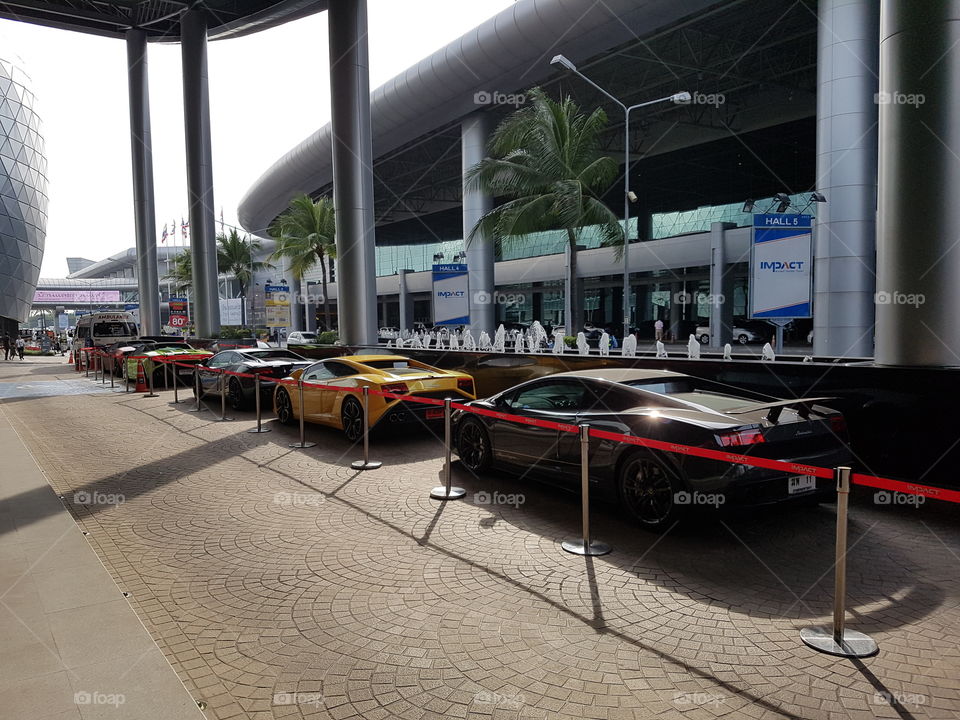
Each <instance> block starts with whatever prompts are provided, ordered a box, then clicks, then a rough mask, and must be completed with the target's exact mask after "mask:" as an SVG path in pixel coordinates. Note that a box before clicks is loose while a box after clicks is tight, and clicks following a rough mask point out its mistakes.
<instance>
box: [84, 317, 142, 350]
mask: <svg viewBox="0 0 960 720" xmlns="http://www.w3.org/2000/svg"><path fill="white" fill-rule="evenodd" d="M138 336H139V331H138V330H137V321H136V319H135V318H134V317H133V313H129V312H95V313H91V314H89V315H83V316H82V317H80V318H78V319H77V327H76V328H75V329H74V331H73V350H74V352H76V351H78V350H79V349H80V348H82V347H101V346H103V345H111V344H113V343H115V342H126V341H133V340H136V339H137V337H138Z"/></svg>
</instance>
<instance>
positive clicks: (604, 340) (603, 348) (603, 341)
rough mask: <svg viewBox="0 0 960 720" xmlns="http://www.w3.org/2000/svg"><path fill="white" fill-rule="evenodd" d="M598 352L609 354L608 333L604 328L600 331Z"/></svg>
mask: <svg viewBox="0 0 960 720" xmlns="http://www.w3.org/2000/svg"><path fill="white" fill-rule="evenodd" d="M600 354H601V355H609V354H610V335H609V334H608V333H607V331H606V330H604V331H603V332H602V333H600Z"/></svg>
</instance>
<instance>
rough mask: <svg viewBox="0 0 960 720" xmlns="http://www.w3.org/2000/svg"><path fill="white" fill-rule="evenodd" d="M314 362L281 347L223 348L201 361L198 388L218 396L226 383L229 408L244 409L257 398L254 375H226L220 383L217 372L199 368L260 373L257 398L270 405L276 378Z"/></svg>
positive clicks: (285, 375)
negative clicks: (204, 370) (258, 395)
mask: <svg viewBox="0 0 960 720" xmlns="http://www.w3.org/2000/svg"><path fill="white" fill-rule="evenodd" d="M313 362H314V361H313V360H310V359H308V358H305V357H303V356H302V355H297V353H295V352H292V351H290V350H284V349H283V348H268V349H265V350H264V349H260V348H244V349H242V350H224V351H223V352H219V353H217V354H216V355H214V356H213V357H210V358H207V360H206V361H205V362H203V363H201V364H200V368H201V372H200V390H201V392H202V393H203V394H204V395H220V393H221V387H224V386H225V387H226V393H227V402H228V403H229V404H230V407H232V408H233V409H234V410H245V409H246V408H248V407H250V405H251V404H253V402H254V401H255V400H256V397H255V395H254V392H255V391H256V381H255V380H254V379H253V378H251V377H237V376H235V375H228V376H227V377H226V378H225V380H224V383H223V384H222V385H221V381H220V373H218V372H202V369H203V368H209V369H216V370H228V371H230V372H235V373H246V374H249V375H259V377H260V398H261V400H262V401H263V402H265V403H266V404H267V407H269V405H270V402H271V399H272V397H273V391H274V388H275V386H276V381H277V380H278V379H280V378H285V377H287V376H288V375H289V374H290V373H291V372H293V371H294V370H296V369H297V368H305V367H308V366H310V365H311V364H313ZM194 394H196V387H194Z"/></svg>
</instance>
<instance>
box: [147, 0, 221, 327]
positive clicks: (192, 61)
mask: <svg viewBox="0 0 960 720" xmlns="http://www.w3.org/2000/svg"><path fill="white" fill-rule="evenodd" d="M180 27H181V34H180V51H181V62H182V64H183V69H182V73H183V123H184V140H185V141H186V148H187V195H188V202H189V208H190V254H191V259H192V261H193V297H194V317H193V321H194V323H195V325H196V328H197V335H198V336H200V337H213V336H215V335H216V334H218V333H219V332H220V295H219V292H218V291H217V276H218V273H217V234H216V228H215V225H214V222H215V220H214V205H213V161H212V158H211V149H210V90H209V86H208V83H207V18H206V16H205V15H204V14H203V11H202V10H199V9H193V10H187V11H186V12H185V13H184V14H183V16H182V18H181V21H180ZM141 302H142V301H141Z"/></svg>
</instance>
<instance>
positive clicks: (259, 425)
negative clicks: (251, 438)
mask: <svg viewBox="0 0 960 720" xmlns="http://www.w3.org/2000/svg"><path fill="white" fill-rule="evenodd" d="M253 394H254V395H255V396H256V398H255V402H256V403H257V426H256V427H255V428H250V429H249V430H247V432H248V433H265V432H270V428H265V427H263V424H262V422H261V417H262V416H261V414H260V374H259V373H254V375H253Z"/></svg>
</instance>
